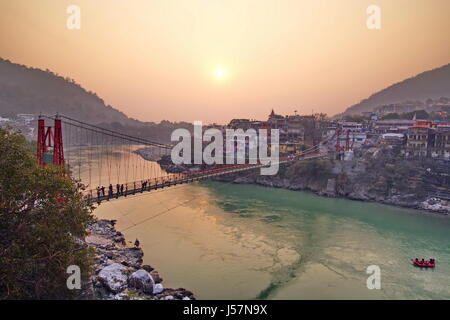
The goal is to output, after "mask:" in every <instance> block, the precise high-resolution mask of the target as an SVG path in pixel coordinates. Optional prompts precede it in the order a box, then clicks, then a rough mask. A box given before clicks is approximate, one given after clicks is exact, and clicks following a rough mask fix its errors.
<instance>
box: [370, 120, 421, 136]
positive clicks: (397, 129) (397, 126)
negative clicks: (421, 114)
mask: <svg viewBox="0 0 450 320" xmlns="http://www.w3.org/2000/svg"><path fill="white" fill-rule="evenodd" d="M414 125H416V121H415V120H404V119H391V120H378V121H376V122H375V126H374V128H373V131H374V132H375V133H377V134H384V133H404V132H405V131H406V130H408V129H409V128H410V127H413V126H414Z"/></svg>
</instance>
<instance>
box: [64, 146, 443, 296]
mask: <svg viewBox="0 0 450 320" xmlns="http://www.w3.org/2000/svg"><path fill="white" fill-rule="evenodd" d="M124 154H126V156H124ZM127 156H131V157H132V158H133V157H136V158H137V157H138V156H137V155H135V154H131V155H129V154H128V153H127V151H123V150H122V151H121V155H120V156H119V158H116V160H114V159H113V160H109V161H112V165H108V167H109V168H114V167H116V168H118V167H120V166H121V165H120V164H119V165H118V164H117V163H116V164H115V163H114V161H119V162H120V161H122V160H123V159H126V157H127ZM89 157H91V158H92V155H91V156H86V157H85V159H88V158H89ZM69 158H70V156H69ZM117 159H122V160H117ZM110 164H111V163H110ZM152 166H154V167H153V169H148V170H150V171H151V170H160V169H159V167H157V165H156V164H154V163H153V164H152ZM73 168H75V166H74V167H73ZM103 170H105V168H103ZM74 171H76V169H74ZM79 172H81V176H82V179H83V181H86V180H87V176H88V174H87V166H86V165H83V166H82V167H81V170H79ZM142 172H145V170H143V171H142ZM90 176H91V180H92V176H93V173H92V172H91V174H90ZM117 176H119V175H117ZM91 183H93V186H94V184H97V183H98V182H97V181H96V182H92V181H91ZM112 183H114V182H112ZM94 187H95V186H94ZM95 214H96V216H97V217H98V218H104V219H117V229H118V230H119V231H122V232H123V233H124V235H125V237H126V238H127V240H129V241H133V242H134V240H135V239H136V238H138V239H139V240H140V242H141V246H142V248H143V250H144V254H145V256H144V263H146V264H150V265H151V266H153V267H154V268H156V269H157V270H159V272H160V274H161V276H162V277H163V278H164V282H163V283H164V285H165V286H167V287H184V288H187V289H189V290H191V291H193V292H194V294H195V295H196V297H197V298H198V299H252V298H260V299H450V286H449V282H450V246H449V243H450V219H449V218H448V217H444V216H440V215H437V214H432V213H428V212H423V211H417V210H410V209H404V208H397V207H392V206H387V205H382V204H376V203H367V202H358V201H351V200H346V199H332V198H323V197H319V196H316V195H313V194H310V193H305V192H298V191H289V190H282V189H272V188H265V187H261V186H254V185H236V184H225V183H220V182H212V181H206V182H196V183H192V184H187V185H179V186H175V187H171V188H167V189H163V190H157V191H152V192H149V193H144V194H139V195H136V196H132V197H128V198H126V199H118V200H113V201H110V202H108V203H102V204H101V205H100V206H99V207H98V208H97V209H96V210H95ZM416 256H417V257H424V258H429V257H434V258H436V260H437V267H436V268H435V269H434V270H424V269H419V268H416V267H414V266H412V264H411V262H410V259H411V258H415V257H416ZM370 265H377V266H379V267H380V270H381V290H376V289H373V290H369V289H368V288H367V285H366V280H367V278H368V277H369V276H370V275H369V274H367V273H366V269H367V267H368V266H370Z"/></svg>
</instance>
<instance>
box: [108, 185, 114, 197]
mask: <svg viewBox="0 0 450 320" xmlns="http://www.w3.org/2000/svg"><path fill="white" fill-rule="evenodd" d="M112 195H113V186H112V184H111V183H110V184H109V187H108V199H109V198H111V197H112Z"/></svg>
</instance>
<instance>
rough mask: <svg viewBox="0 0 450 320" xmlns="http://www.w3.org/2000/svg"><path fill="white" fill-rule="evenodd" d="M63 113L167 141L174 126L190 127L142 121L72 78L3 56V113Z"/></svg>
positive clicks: (0, 80)
mask: <svg viewBox="0 0 450 320" xmlns="http://www.w3.org/2000/svg"><path fill="white" fill-rule="evenodd" d="M57 112H58V113H60V114H64V115H66V116H68V117H72V118H75V119H77V120H80V121H84V122H87V123H91V124H97V125H101V126H102V127H104V128H107V129H111V130H117V131H119V132H123V133H127V134H131V135H133V136H139V137H145V138H152V139H157V140H158V141H160V142H165V143H168V142H169V141H170V134H171V132H172V131H173V130H174V129H175V128H180V127H182V128H187V129H191V128H192V125H191V124H190V123H186V122H179V123H172V122H169V121H161V123H159V124H156V123H154V122H141V121H138V120H136V119H132V118H129V117H127V116H126V115H125V114H124V113H123V112H121V111H119V110H117V109H114V108H113V107H111V106H110V105H106V104H105V102H104V101H103V100H102V99H101V98H100V97H98V96H97V94H96V93H94V92H91V91H87V90H86V89H84V88H83V87H81V85H79V84H78V83H76V82H75V81H74V80H73V79H70V78H64V77H62V76H59V75H58V74H55V73H53V72H51V71H50V70H45V71H44V70H41V69H36V68H31V67H27V66H24V65H20V64H16V63H13V62H11V61H9V60H5V59H2V58H0V116H3V117H7V118H9V117H12V118H14V117H15V116H16V115H17V114H20V113H29V114H34V115H39V114H40V113H42V114H47V115H54V114H56V113H57Z"/></svg>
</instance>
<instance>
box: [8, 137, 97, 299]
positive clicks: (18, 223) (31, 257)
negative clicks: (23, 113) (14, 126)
mask: <svg viewBox="0 0 450 320" xmlns="http://www.w3.org/2000/svg"><path fill="white" fill-rule="evenodd" d="M91 211H92V208H91V207H88V206H86V205H85V204H84V203H83V201H82V198H81V195H80V193H79V190H77V186H76V184H75V183H74V182H73V181H72V180H71V179H70V178H67V177H66V176H65V175H64V173H63V170H62V169H58V168H55V167H53V166H46V167H45V168H41V167H39V166H38V165H37V161H36V158H35V156H34V155H33V154H32V153H31V151H30V144H29V143H27V142H26V141H25V139H24V138H23V136H21V135H20V134H17V133H11V132H8V131H5V130H1V129H0V299H67V298H73V297H76V295H77V294H78V293H79V292H77V291H78V290H69V289H67V286H66V281H67V277H68V276H69V275H68V274H67V273H66V270H67V267H68V266H70V265H78V266H79V267H80V268H81V271H82V273H83V274H84V276H86V275H87V274H88V273H89V270H90V265H91V261H92V259H91V256H92V253H91V251H90V249H88V248H86V247H85V246H84V245H83V242H80V241H79V240H78V241H77V239H81V238H83V237H84V236H85V235H86V228H87V226H88V224H89V223H91V222H92V221H93V217H92V215H91Z"/></svg>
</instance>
